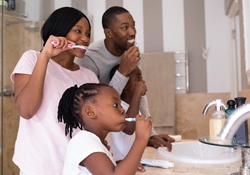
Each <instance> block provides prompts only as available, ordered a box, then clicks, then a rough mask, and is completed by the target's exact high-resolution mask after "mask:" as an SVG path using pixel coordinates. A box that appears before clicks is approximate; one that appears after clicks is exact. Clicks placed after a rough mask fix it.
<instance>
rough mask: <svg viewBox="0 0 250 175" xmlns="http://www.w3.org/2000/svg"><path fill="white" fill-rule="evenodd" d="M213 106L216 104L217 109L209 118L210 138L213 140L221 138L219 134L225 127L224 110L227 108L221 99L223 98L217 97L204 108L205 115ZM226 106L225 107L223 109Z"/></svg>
mask: <svg viewBox="0 0 250 175" xmlns="http://www.w3.org/2000/svg"><path fill="white" fill-rule="evenodd" d="M211 106H215V111H214V112H213V113H212V115H211V116H210V119H209V139H210V140H211V141H213V140H215V141H216V140H220V139H219V137H218V134H219V133H220V131H221V129H222V128H223V126H224V124H225V121H226V113H225V111H224V110H226V109H227V107H226V105H225V104H224V103H223V102H222V101H221V99H217V100H215V101H212V102H210V103H208V104H207V105H206V106H205V108H204V110H203V115H205V114H206V113H207V111H208V109H209V108H210V107H211ZM223 108H224V109H223Z"/></svg>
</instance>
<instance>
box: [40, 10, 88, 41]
mask: <svg viewBox="0 0 250 175" xmlns="http://www.w3.org/2000/svg"><path fill="white" fill-rule="evenodd" d="M82 17H84V18H86V19H87V21H88V23H89V27H90V28H91V25H90V22H89V19H88V17H87V16H86V15H85V14H84V13H82V12H81V11H79V10H77V9H75V8H73V7H62V8H59V9H57V10H55V11H54V12H53V13H52V14H51V15H50V16H49V18H48V19H47V20H46V21H45V23H44V24H43V27H42V29H41V37H42V39H43V45H45V43H46V41H47V40H48V38H49V36H50V35H54V36H64V37H65V36H66V35H67V34H68V32H69V31H70V30H71V29H72V27H73V26H74V25H75V24H76V23H77V22H78V21H79V20H80V19H81V18H82Z"/></svg>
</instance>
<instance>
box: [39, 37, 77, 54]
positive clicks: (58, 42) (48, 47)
mask: <svg viewBox="0 0 250 175" xmlns="http://www.w3.org/2000/svg"><path fill="white" fill-rule="evenodd" d="M52 43H54V44H52ZM68 44H75V43H73V42H71V41H69V40H67V39H66V38H65V37H57V36H53V35H51V36H50V37H49V38H48V40H47V42H46V43H45V45H44V47H43V49H42V52H41V54H44V55H45V56H46V57H47V58H48V59H49V58H52V57H54V56H57V55H58V54H60V53H61V52H63V51H65V50H69V49H72V48H70V47H68Z"/></svg>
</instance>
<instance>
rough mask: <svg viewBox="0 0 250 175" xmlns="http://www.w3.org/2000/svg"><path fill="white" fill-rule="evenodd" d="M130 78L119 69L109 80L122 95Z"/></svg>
mask: <svg viewBox="0 0 250 175" xmlns="http://www.w3.org/2000/svg"><path fill="white" fill-rule="evenodd" d="M128 80H129V77H125V76H124V75H122V74H121V73H120V72H119V71H118V70H117V71H116V72H115V74H114V76H113V78H112V79H111V81H110V82H109V85H110V86H112V87H113V88H114V89H115V90H116V91H117V92H118V93H119V95H121V94H122V91H123V89H124V87H125V86H126V84H127V82H128Z"/></svg>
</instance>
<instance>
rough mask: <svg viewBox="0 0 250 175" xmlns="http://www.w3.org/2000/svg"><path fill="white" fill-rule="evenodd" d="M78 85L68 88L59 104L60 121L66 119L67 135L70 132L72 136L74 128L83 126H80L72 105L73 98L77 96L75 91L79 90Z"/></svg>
mask: <svg viewBox="0 0 250 175" xmlns="http://www.w3.org/2000/svg"><path fill="white" fill-rule="evenodd" d="M77 89H78V88H77V85H75V86H73V87H70V88H69V89H67V90H66V91H65V92H64V94H63V96H62V98H61V100H60V102H59V105H58V112H57V113H58V116H57V117H58V121H59V122H62V121H64V123H65V124H66V125H65V135H67V134H68V133H69V132H70V137H72V132H73V128H77V127H79V128H81V126H79V123H78V121H77V120H76V118H75V117H72V116H74V115H73V111H72V106H73V99H74V96H75V91H76V90H77Z"/></svg>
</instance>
